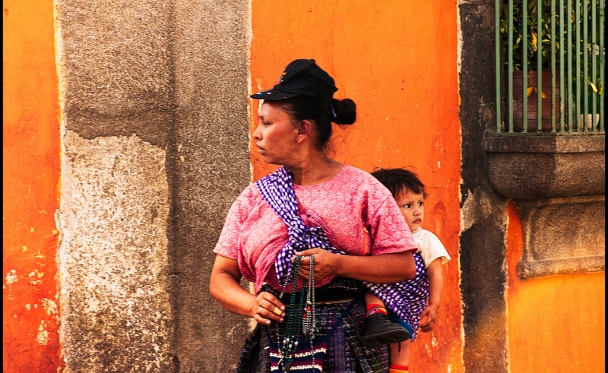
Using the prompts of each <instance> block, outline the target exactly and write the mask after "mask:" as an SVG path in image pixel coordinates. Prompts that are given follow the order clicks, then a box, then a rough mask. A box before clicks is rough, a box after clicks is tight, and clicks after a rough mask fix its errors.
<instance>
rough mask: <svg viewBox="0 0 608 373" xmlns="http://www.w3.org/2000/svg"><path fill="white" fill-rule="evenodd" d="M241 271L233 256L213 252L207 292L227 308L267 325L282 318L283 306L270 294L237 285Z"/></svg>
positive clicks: (280, 320)
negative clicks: (253, 291) (249, 290)
mask: <svg viewBox="0 0 608 373" xmlns="http://www.w3.org/2000/svg"><path fill="white" fill-rule="evenodd" d="M240 280H241V272H240V270H239V266H238V263H237V262H236V260H234V259H230V258H226V257H223V256H221V255H216V257H215V263H214V265H213V269H212V270H211V280H210V283H209V292H210V293H211V296H212V297H214V298H215V299H217V300H218V301H219V302H220V304H221V305H222V306H223V307H224V308H226V309H227V310H228V311H230V312H233V313H236V314H237V315H242V316H246V317H253V318H254V319H255V320H256V321H257V322H259V323H262V324H265V325H268V324H270V323H271V322H272V321H276V322H282V321H283V316H284V314H283V311H284V310H285V306H284V305H283V303H281V302H280V301H279V300H278V299H277V297H275V296H274V295H272V294H270V293H267V292H261V293H260V294H258V295H254V294H251V293H250V292H248V291H247V290H245V289H243V287H242V286H241V285H240Z"/></svg>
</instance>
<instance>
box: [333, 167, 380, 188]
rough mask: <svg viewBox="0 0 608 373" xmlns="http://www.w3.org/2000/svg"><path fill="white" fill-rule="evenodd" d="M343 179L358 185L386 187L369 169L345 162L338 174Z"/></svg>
mask: <svg viewBox="0 0 608 373" xmlns="http://www.w3.org/2000/svg"><path fill="white" fill-rule="evenodd" d="M338 175H339V176H340V178H341V180H342V181H347V182H350V183H353V184H357V185H369V186H370V187H372V188H384V186H383V185H382V184H381V183H380V182H379V181H378V180H377V179H376V178H375V177H373V176H372V174H370V173H369V172H367V171H363V170H362V169H360V168H357V167H354V166H351V165H348V164H345V165H344V166H343V167H342V170H341V171H340V173H339V174H338Z"/></svg>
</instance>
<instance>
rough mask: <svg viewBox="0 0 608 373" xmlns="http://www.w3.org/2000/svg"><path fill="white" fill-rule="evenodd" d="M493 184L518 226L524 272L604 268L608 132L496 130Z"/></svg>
mask: <svg viewBox="0 0 608 373" xmlns="http://www.w3.org/2000/svg"><path fill="white" fill-rule="evenodd" d="M483 146H484V150H485V152H486V154H487V156H488V167H489V175H490V182H491V184H492V187H493V188H494V189H495V190H496V191H497V192H498V193H499V194H501V195H502V196H504V197H507V198H509V199H512V200H513V202H514V204H515V206H516V207H517V210H518V213H519V216H520V217H521V221H522V225H523V241H524V242H523V243H524V251H523V255H522V259H521V261H520V262H519V264H518V276H519V277H520V278H521V279H526V278H532V277H546V276H552V275H561V274H571V273H585V272H597V271H604V270H605V253H604V252H605V237H606V233H605V223H606V217H605V215H606V214H605V181H604V179H605V174H606V171H605V159H606V153H605V135H604V134H601V135H596V134H593V135H580V136H557V135H555V134H553V135H551V134H541V135H535V134H526V135H521V134H515V135H495V134H492V133H486V136H485V138H484V143H483Z"/></svg>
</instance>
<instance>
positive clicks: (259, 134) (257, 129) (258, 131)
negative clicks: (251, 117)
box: [253, 124, 262, 140]
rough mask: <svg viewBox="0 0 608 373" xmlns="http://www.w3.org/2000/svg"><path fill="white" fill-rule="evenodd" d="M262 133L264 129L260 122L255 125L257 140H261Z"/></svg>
mask: <svg viewBox="0 0 608 373" xmlns="http://www.w3.org/2000/svg"><path fill="white" fill-rule="evenodd" d="M261 135H262V131H261V130H260V125H259V124H258V125H257V126H256V127H255V131H253V138H254V139H255V140H261V139H262V137H261Z"/></svg>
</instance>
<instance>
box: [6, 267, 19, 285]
mask: <svg viewBox="0 0 608 373" xmlns="http://www.w3.org/2000/svg"><path fill="white" fill-rule="evenodd" d="M17 281H19V277H18V276H17V271H15V270H14V269H11V270H10V272H9V273H7V274H6V284H7V285H12V284H14V283H15V282H17Z"/></svg>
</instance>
